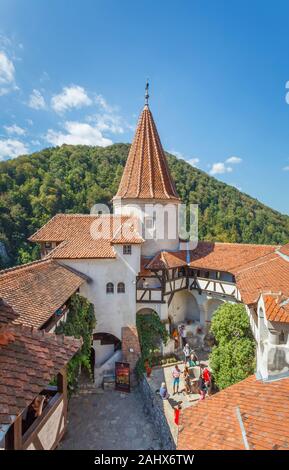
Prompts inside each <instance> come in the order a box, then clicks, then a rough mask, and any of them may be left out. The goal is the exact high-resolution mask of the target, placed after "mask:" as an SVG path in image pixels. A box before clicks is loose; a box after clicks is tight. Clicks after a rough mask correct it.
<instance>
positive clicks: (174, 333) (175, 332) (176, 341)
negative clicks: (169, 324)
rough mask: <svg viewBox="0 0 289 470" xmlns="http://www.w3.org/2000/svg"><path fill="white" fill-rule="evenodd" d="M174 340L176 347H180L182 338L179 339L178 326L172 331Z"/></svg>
mask: <svg viewBox="0 0 289 470" xmlns="http://www.w3.org/2000/svg"><path fill="white" fill-rule="evenodd" d="M172 337H173V340H174V342H175V349H178V348H179V345H180V340H179V333H178V330H177V328H174V330H173V333H172Z"/></svg>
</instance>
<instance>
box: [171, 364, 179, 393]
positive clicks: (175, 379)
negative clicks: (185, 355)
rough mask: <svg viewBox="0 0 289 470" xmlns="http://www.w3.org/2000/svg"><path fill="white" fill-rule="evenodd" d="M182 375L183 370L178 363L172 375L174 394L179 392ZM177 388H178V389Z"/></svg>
mask: <svg viewBox="0 0 289 470" xmlns="http://www.w3.org/2000/svg"><path fill="white" fill-rule="evenodd" d="M180 375H181V371H180V369H179V366H178V364H176V365H175V367H174V369H173V372H172V376H173V388H174V395H175V394H176V393H179V386H180ZM176 389H177V390H176Z"/></svg>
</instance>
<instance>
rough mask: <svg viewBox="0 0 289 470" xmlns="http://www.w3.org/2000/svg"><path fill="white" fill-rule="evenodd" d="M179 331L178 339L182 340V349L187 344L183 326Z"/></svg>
mask: <svg viewBox="0 0 289 470" xmlns="http://www.w3.org/2000/svg"><path fill="white" fill-rule="evenodd" d="M179 331H180V337H181V339H182V347H183V348H184V347H185V345H186V342H187V340H186V328H185V325H181V326H180V329H179Z"/></svg>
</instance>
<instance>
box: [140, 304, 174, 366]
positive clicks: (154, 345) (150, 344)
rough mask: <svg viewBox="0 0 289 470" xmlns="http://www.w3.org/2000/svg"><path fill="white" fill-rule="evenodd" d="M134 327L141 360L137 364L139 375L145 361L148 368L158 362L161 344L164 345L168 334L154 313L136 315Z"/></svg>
mask: <svg viewBox="0 0 289 470" xmlns="http://www.w3.org/2000/svg"><path fill="white" fill-rule="evenodd" d="M136 326H137V330H138V335H139V341H140V346H141V358H140V360H139V361H138V364H137V372H138V374H139V375H141V374H142V373H143V372H144V371H145V366H144V363H145V361H148V364H149V366H150V367H151V366H153V365H155V364H156V363H157V362H158V361H159V359H158V358H157V356H159V350H160V345H161V342H163V343H165V344H166V343H167V341H168V339H169V334H168V332H167V330H166V327H165V325H164V324H163V323H162V322H161V320H160V317H159V316H158V314H157V313H156V312H152V313H151V314H148V315H140V314H138V315H137V317H136Z"/></svg>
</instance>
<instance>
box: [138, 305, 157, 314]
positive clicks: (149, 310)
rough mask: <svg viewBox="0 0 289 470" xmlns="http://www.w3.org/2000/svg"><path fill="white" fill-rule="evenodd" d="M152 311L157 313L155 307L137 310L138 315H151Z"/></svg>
mask: <svg viewBox="0 0 289 470" xmlns="http://www.w3.org/2000/svg"><path fill="white" fill-rule="evenodd" d="M151 313H157V312H156V311H155V310H154V309H153V308H150V307H141V308H140V309H139V310H137V312H136V314H137V315H150V314H151Z"/></svg>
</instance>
